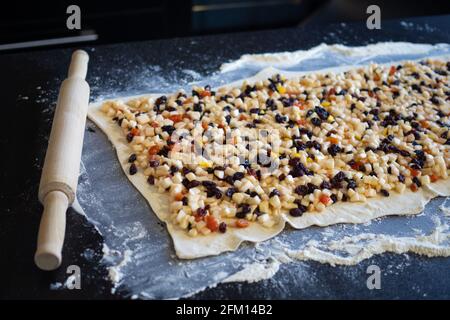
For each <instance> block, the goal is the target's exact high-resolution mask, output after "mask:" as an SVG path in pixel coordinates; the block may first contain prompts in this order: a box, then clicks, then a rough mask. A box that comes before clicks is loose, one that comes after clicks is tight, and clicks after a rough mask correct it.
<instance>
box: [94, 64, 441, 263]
mask: <svg viewBox="0 0 450 320" xmlns="http://www.w3.org/2000/svg"><path fill="white" fill-rule="evenodd" d="M438 58H447V59H448V57H438ZM355 67H356V66H345V67H337V68H329V69H323V70H315V71H309V72H286V71H283V72H282V74H283V75H284V76H285V77H286V78H293V77H298V76H301V75H303V74H307V73H312V72H322V73H324V72H328V71H331V72H341V71H345V70H348V69H351V68H355ZM276 73H281V72H280V71H279V70H277V69H274V68H267V69H264V70H263V71H261V72H259V73H258V74H257V75H255V76H254V77H252V78H249V79H246V81H247V82H249V83H252V82H255V81H258V80H263V79H266V78H268V77H270V76H272V75H273V74H276ZM242 81H243V80H240V81H236V82H233V83H231V84H228V85H226V86H237V85H240V84H241V83H242ZM150 96H152V97H155V98H156V97H159V96H161V94H152V95H142V96H133V97H124V98H115V99H120V100H124V101H127V100H130V99H133V98H137V97H150ZM101 105H102V102H96V103H93V104H91V105H90V107H89V111H88V117H89V119H91V120H92V121H93V122H94V123H95V124H96V125H97V126H98V127H100V128H101V129H102V130H103V132H104V133H105V134H106V135H107V136H108V139H109V140H110V141H111V142H112V144H113V145H114V147H115V148H116V152H117V156H118V158H119V161H120V163H121V165H122V168H123V169H124V171H125V173H127V168H128V166H127V165H128V158H129V154H130V149H129V147H128V144H127V141H126V139H125V136H124V135H123V133H122V131H121V130H120V128H119V127H117V125H116V124H114V123H113V122H112V121H110V119H109V118H108V117H106V116H105V115H104V114H103V113H102V111H101V110H100V107H101ZM127 177H128V178H129V179H130V181H131V182H132V184H133V185H134V186H135V187H136V188H137V189H138V190H139V192H140V193H141V194H142V195H143V196H144V197H145V198H146V200H147V201H148V203H149V204H150V206H151V207H152V209H153V211H154V212H155V213H156V215H157V216H158V218H159V219H160V220H162V221H165V222H167V221H168V215H169V208H168V205H169V197H168V195H166V194H161V193H158V191H157V188H156V187H154V186H149V184H148V183H147V180H146V177H145V176H144V175H142V174H136V175H128V174H127ZM436 196H450V179H447V180H440V181H439V182H436V183H432V184H430V185H429V186H427V187H423V188H420V189H419V191H417V192H414V193H413V192H411V191H405V192H404V193H403V194H392V195H391V196H389V197H387V198H385V197H383V198H381V197H378V198H372V199H369V200H368V201H367V202H365V203H337V204H335V205H332V206H330V207H327V208H326V209H325V210H324V211H322V212H321V213H310V212H306V213H305V214H303V216H301V217H298V218H294V217H291V216H289V215H287V214H283V221H282V222H281V223H278V224H276V225H274V227H272V228H266V227H263V226H261V225H260V224H256V223H255V224H251V225H250V226H249V227H248V228H245V229H236V228H233V229H230V230H229V232H226V233H224V234H222V233H217V232H216V233H211V234H209V235H206V236H201V237H194V238H192V237H190V236H188V235H187V233H186V232H184V231H183V230H180V229H177V228H176V227H174V226H173V225H172V224H171V223H167V227H168V231H169V233H170V234H171V236H172V239H173V242H174V246H175V251H176V254H177V256H178V257H180V258H185V259H191V258H198V257H203V256H209V255H217V254H220V253H222V252H225V251H232V250H236V249H237V248H238V247H239V245H240V244H241V243H242V242H243V241H251V242H260V241H264V240H267V239H269V238H272V237H274V236H276V235H277V234H278V233H280V232H281V231H282V230H283V229H284V227H285V222H288V223H289V224H290V225H291V226H293V227H294V228H297V229H302V228H306V227H309V226H312V225H318V226H327V225H331V224H336V223H364V222H367V221H370V220H371V219H375V218H378V217H382V216H387V215H408V214H417V213H419V212H421V211H422V210H423V208H424V206H425V205H426V203H428V202H429V201H430V200H431V199H432V198H434V197H436Z"/></svg>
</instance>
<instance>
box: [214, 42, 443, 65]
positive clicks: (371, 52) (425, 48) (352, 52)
mask: <svg viewBox="0 0 450 320" xmlns="http://www.w3.org/2000/svg"><path fill="white" fill-rule="evenodd" d="M446 46H447V44H437V45H431V44H416V43H409V42H379V43H376V44H371V45H367V46H363V47H347V46H344V45H341V44H333V45H327V44H325V43H322V44H320V45H318V46H316V47H314V48H311V49H308V50H298V51H294V52H278V53H263V54H244V55H242V56H241V57H240V58H239V59H238V60H235V61H232V62H228V63H224V64H222V66H221V67H220V70H221V72H229V71H233V70H236V69H239V68H242V67H245V66H247V65H256V66H258V67H261V68H264V67H267V66H272V67H275V68H288V67H290V66H293V65H297V64H299V63H301V62H302V61H305V60H307V59H310V58H312V57H314V58H318V57H321V56H322V55H323V54H324V52H325V51H327V52H333V53H337V54H340V55H342V56H346V57H353V58H358V57H371V56H376V55H382V54H390V55H404V54H410V53H414V54H427V53H428V52H430V51H431V50H435V49H437V48H445V47H446Z"/></svg>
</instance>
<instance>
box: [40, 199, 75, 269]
mask: <svg viewBox="0 0 450 320" xmlns="http://www.w3.org/2000/svg"><path fill="white" fill-rule="evenodd" d="M68 206H69V199H68V198H67V195H66V194H65V193H64V192H61V191H51V192H49V193H48V194H47V195H46V196H45V199H44V213H43V214H42V218H41V224H40V226H39V234H38V243H37V250H36V254H35V256H34V261H35V263H36V265H37V266H38V267H39V268H40V269H42V270H47V271H50V270H55V269H57V268H58V267H59V266H60V265H61V260H62V255H61V251H62V246H63V243H64V233H65V228H66V211H67V208H68Z"/></svg>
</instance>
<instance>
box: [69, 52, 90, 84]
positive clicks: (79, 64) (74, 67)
mask: <svg viewBox="0 0 450 320" xmlns="http://www.w3.org/2000/svg"><path fill="white" fill-rule="evenodd" d="M88 62H89V55H88V54H87V53H86V51H83V50H77V51H75V52H74V53H73V54H72V60H71V62H70V67H69V73H68V78H81V79H83V80H84V79H85V78H86V74H87V67H88Z"/></svg>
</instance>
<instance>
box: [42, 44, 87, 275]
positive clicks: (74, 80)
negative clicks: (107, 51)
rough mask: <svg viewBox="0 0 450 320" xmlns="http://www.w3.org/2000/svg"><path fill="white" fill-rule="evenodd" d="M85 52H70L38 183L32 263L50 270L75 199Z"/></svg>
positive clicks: (83, 105)
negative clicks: (38, 220) (39, 208)
mask: <svg viewBox="0 0 450 320" xmlns="http://www.w3.org/2000/svg"><path fill="white" fill-rule="evenodd" d="M88 60H89V56H88V55H87V53H86V52H84V51H81V50H77V51H75V52H74V53H73V55H72V60H71V63H70V67H69V72H68V78H67V79H65V80H64V81H63V83H62V84H61V88H60V91H59V96H58V102H57V106H56V110H55V116H54V118H53V125H52V130H51V133H50V139H49V143H48V148H47V153H46V155H45V161H44V167H43V169H42V175H41V181H40V185H39V200H40V201H41V203H42V204H43V205H44V212H43V214H42V218H41V224H40V227H39V235H38V243H37V250H36V254H35V262H36V265H37V266H38V267H39V268H41V269H43V270H54V269H56V268H58V267H59V265H60V264H61V250H62V245H63V242H64V233H65V225H66V210H67V208H68V206H69V205H70V204H72V202H73V201H74V200H75V194H76V189H77V184H78V176H79V171H80V160H81V152H82V148H83V137H84V129H85V125H86V115H87V107H88V102H89V91H90V90H89V85H88V84H87V82H86V81H85V77H86V73H87V65H88Z"/></svg>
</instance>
